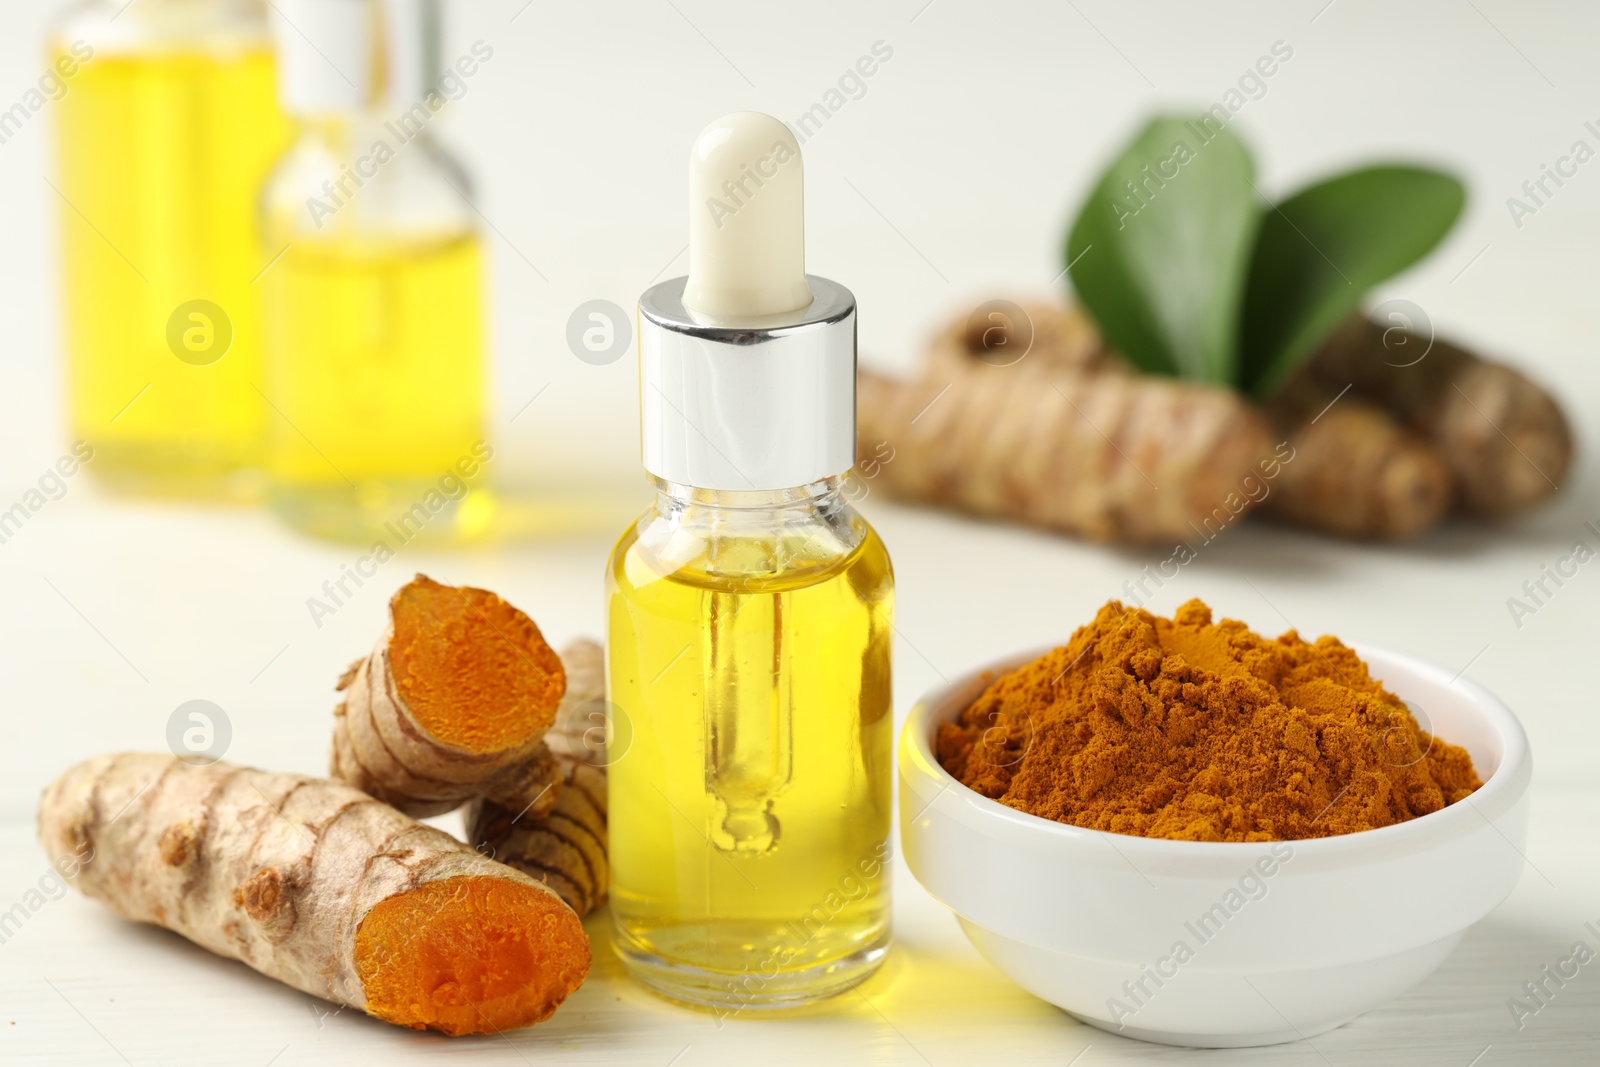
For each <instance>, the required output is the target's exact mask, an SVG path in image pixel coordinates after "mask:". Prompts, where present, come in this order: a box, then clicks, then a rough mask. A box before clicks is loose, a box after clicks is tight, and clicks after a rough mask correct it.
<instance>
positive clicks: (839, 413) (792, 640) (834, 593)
mask: <svg viewBox="0 0 1600 1067" xmlns="http://www.w3.org/2000/svg"><path fill="white" fill-rule="evenodd" d="M689 181H690V259H689V262H690V267H689V275H688V276H687V277H686V278H677V279H674V280H672V281H668V282H663V283H662V284H660V285H657V286H655V287H654V288H652V289H650V290H649V291H647V292H646V293H645V294H644V295H643V296H642V297H641V298H640V302H639V361H640V390H641V398H640V403H641V423H642V429H643V433H642V439H643V459H644V467H645V470H646V472H647V473H648V474H649V476H650V479H651V481H652V482H653V483H654V485H655V487H656V500H655V503H654V505H653V506H652V507H651V508H650V509H649V510H648V511H646V512H645V513H644V514H643V515H642V516H640V518H639V519H638V521H637V522H636V523H635V524H634V525H633V526H632V527H631V528H629V529H628V530H627V531H626V532H625V533H624V534H623V536H622V539H621V540H620V541H619V542H618V544H617V547H616V549H615V551H614V552H613V554H612V557H611V562H610V565H609V570H608V575H607V589H608V598H609V629H610V641H609V644H608V647H607V656H608V671H609V678H610V694H611V701H612V703H613V705H614V707H613V715H614V717H615V721H614V722H613V735H612V736H613V745H614V750H613V752H612V754H611V758H612V765H611V768H610V818H611V826H610V839H611V840H610V845H611V871H612V879H613V881H612V898H611V899H612V903H611V908H612V914H613V917H614V921H615V924H616V948H617V952H618V953H619V955H620V956H621V958H622V960H623V962H624V963H625V964H626V965H627V967H628V969H629V970H630V972H631V973H632V974H633V975H634V976H635V977H637V978H638V979H639V980H640V981H642V982H644V983H645V984H646V985H647V986H649V987H650V988H652V989H654V990H656V991H657V992H660V993H662V994H665V995H666V996H669V997H673V998H675V999H678V1000H681V1001H686V1002H689V1003H692V1004H697V1005H702V1006H706V1007H711V1008H716V1009H719V1010H721V1011H724V1012H732V1011H741V1010H753V1009H762V1008H782V1007H788V1006H793V1005H798V1004H803V1003H806V1002H808V1001H812V1000H815V999H818V998H820V997H824V996H828V995H831V994H833V993H837V992H840V991H842V990H844V989H847V988H849V987H850V986H851V985H854V984H855V983H856V982H859V981H860V980H861V979H862V978H864V977H865V976H866V975H867V974H869V973H870V972H871V971H872V970H873V969H874V968H876V967H877V966H878V964H879V963H881V962H882V959H883V957H884V954H885V952H886V951H887V946H888V942H889V892H888V867H889V863H888V858H889V846H888V834H889V818H890V788H889V783H890V732H891V719H892V715H891V705H890V680H889V658H890V635H891V632H892V626H891V612H892V598H893V574H892V571H891V568H890V564H889V557H888V553H887V552H886V551H885V549H884V547H883V544H882V542H881V541H880V540H879V539H878V536H877V534H876V533H875V532H874V531H873V530H872V528H871V527H870V526H869V525H868V524H867V522H866V520H865V519H863V518H862V517H861V515H860V514H858V513H857V512H856V511H855V509H854V508H853V507H852V506H851V505H850V503H849V502H848V501H847V500H846V499H845V497H844V495H843V494H842V492H841V490H842V487H843V479H844V477H845V475H846V473H847V472H848V471H849V469H850V467H851V466H852V464H853V463H854V457H855V362H856V348H855V330H856V307H855V299H854V297H852V296H851V294H850V292H849V291H848V290H847V289H845V288H844V287H843V286H841V285H838V284H837V283H834V282H831V281H828V280H827V279H825V278H819V277H814V276H810V275H807V274H806V273H805V250H804V229H805V227H804V201H803V188H804V183H803V175H802V164H801V159H800V150H799V146H798V144H796V142H795V138H794V136H793V135H792V134H791V133H790V131H789V130H788V129H787V128H786V127H785V126H784V125H783V124H782V123H780V122H779V121H778V120H776V119H773V118H771V117H770V116H767V115H762V114H757V113H754V112H740V113H736V114H732V115H728V116H725V117H724V118H721V119H719V120H717V121H716V122H713V123H712V124H711V125H710V126H708V127H707V128H706V129H705V131H704V132H703V133H701V135H700V137H699V139H698V140H697V141H696V143H695V146H694V150H693V152H692V154H691V157H690V179H689Z"/></svg>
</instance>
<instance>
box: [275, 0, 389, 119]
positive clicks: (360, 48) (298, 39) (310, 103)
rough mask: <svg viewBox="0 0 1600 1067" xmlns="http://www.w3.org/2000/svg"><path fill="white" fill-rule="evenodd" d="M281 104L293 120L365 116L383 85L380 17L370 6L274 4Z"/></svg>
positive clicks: (313, 1)
mask: <svg viewBox="0 0 1600 1067" xmlns="http://www.w3.org/2000/svg"><path fill="white" fill-rule="evenodd" d="M271 7H272V31H273V38H274V42H275V43H276V45H277V51H278V98H279V100H280V101H282V103H283V109H284V110H285V111H287V112H288V113H289V114H291V115H336V114H350V113H353V112H360V111H364V110H365V109H366V108H367V107H368V106H369V105H370V104H371V103H372V102H373V98H374V96H375V94H376V89H377V85H378V82H379V80H380V79H379V70H380V66H379V62H380V50H379V12H378V10H377V8H376V7H375V6H374V4H373V3H372V0H275V2H274V3H273V4H272V5H271Z"/></svg>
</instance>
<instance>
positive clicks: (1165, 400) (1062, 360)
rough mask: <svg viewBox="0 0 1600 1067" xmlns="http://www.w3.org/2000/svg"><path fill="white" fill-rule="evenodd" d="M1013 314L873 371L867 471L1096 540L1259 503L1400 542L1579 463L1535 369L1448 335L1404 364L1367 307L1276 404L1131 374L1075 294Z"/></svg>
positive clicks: (1167, 536)
mask: <svg viewBox="0 0 1600 1067" xmlns="http://www.w3.org/2000/svg"><path fill="white" fill-rule="evenodd" d="M1021 310H1022V312H1023V316H1022V317H1023V318H1025V319H1026V320H1027V321H1026V322H1011V321H1009V320H1006V319H998V320H996V321H994V322H989V321H986V320H981V319H980V320H978V321H977V322H970V321H969V320H966V319H963V320H961V321H959V322H956V323H952V324H951V325H950V326H948V327H947V328H946V329H944V330H943V331H941V332H940V333H939V334H938V335H937V336H936V337H935V339H934V341H933V344H932V345H931V347H930V351H929V354H928V359H927V361H926V364H925V368H924V372H923V374H922V376H921V378H920V379H918V380H917V381H915V382H909V383H907V382H898V381H894V380H892V379H888V378H884V377H882V376H880V375H876V374H873V373H871V372H866V371H864V372H862V374H861V377H860V393H859V398H858V420H859V425H860V433H859V441H860V445H859V450H860V457H859V458H860V462H859V463H858V474H859V475H860V476H861V477H862V478H864V479H868V480H869V481H870V484H872V485H875V486H882V487H884V488H885V489H886V490H887V491H888V492H890V493H891V494H893V495H898V496H901V497H904V498H907V499H912V500H921V501H925V502H928V503H934V504H941V505H946V506H951V507H956V508H961V509H964V510H967V511H971V512H975V513H978V514H985V515H992V516H996V517H1002V518H1010V519H1015V520H1018V521H1021V522H1026V523H1031V524H1033V525H1037V526H1045V527H1049V528H1052V529H1058V530H1063V531H1066V532H1068V533H1073V534H1077V535H1079V536H1083V537H1088V538H1091V539H1094V540H1105V541H1125V542H1163V541H1170V540H1173V539H1177V540H1182V541H1187V540H1189V539H1190V538H1191V537H1192V536H1195V535H1198V536H1200V537H1201V538H1202V539H1204V540H1209V539H1210V538H1211V537H1212V536H1215V534H1216V533H1217V532H1220V530H1219V527H1220V526H1225V525H1227V524H1228V523H1229V522H1230V521H1231V519H1232V518H1233V517H1237V515H1239V514H1242V512H1243V511H1245V510H1248V509H1249V508H1250V507H1251V506H1252V505H1254V504H1256V503H1262V504H1263V510H1264V511H1265V512H1266V513H1267V514H1269V515H1271V516H1272V517H1274V518H1277V519H1279V520H1282V521H1286V522H1290V523H1293V524H1295V525H1299V526H1304V527H1307V528H1310V529H1314V530H1318V531H1321V532H1323V533H1329V534H1335V535H1338V536H1343V537H1359V538H1379V539H1391V540H1395V539H1403V538H1407V537H1412V536H1415V535H1416V534H1418V533H1420V532H1422V531H1423V530H1425V529H1427V528H1428V527H1430V526H1432V525H1433V524H1434V523H1435V522H1437V521H1438V520H1439V519H1440V518H1442V517H1443V516H1444V514H1445V513H1446V512H1447V511H1448V510H1449V508H1450V506H1451V504H1452V502H1454V501H1459V502H1460V505H1461V507H1462V508H1463V510H1465V511H1468V512H1470V513H1474V514H1504V513H1507V512H1510V511H1514V510H1516V509H1518V508H1522V507H1526V506H1528V505H1529V504H1532V503H1534V502H1537V501H1538V500H1540V499H1542V498H1544V497H1545V496H1548V495H1549V494H1550V493H1551V492H1553V491H1554V489H1555V486H1556V485H1557V484H1558V483H1559V481H1560V479H1561V477H1562V476H1563V475H1564V474H1565V472H1566V468H1567V465H1568V463H1569V461H1570V458H1571V435H1570V432H1569V431H1568V429H1567V425H1566V421H1565V419H1564V418H1563V417H1562V415H1561V412H1560V410H1559V408H1557V407H1556V405H1555V402H1554V401H1553V400H1552V399H1551V398H1550V397H1549V396H1548V395H1547V394H1545V393H1544V392H1543V391H1542V390H1540V389H1539V388H1538V386H1536V385H1534V384H1533V383H1532V382H1530V381H1529V380H1528V379H1527V378H1525V377H1523V376H1522V375H1520V374H1518V373H1517V372H1516V371H1514V370H1511V369H1510V368H1508V367H1504V366H1501V365H1499V364H1494V363H1488V362H1486V361H1484V360H1481V359H1478V358H1477V357H1475V356H1473V355H1471V354H1470V353H1467V352H1465V351H1463V350H1461V349H1459V348H1455V347H1454V346H1450V345H1446V344H1444V343H1443V342H1434V345H1433V352H1432V353H1431V354H1430V355H1429V356H1428V357H1427V359H1426V360H1423V361H1419V362H1417V363H1416V364H1414V365H1413V366H1411V367H1407V368H1396V367H1395V366H1394V364H1395V363H1396V362H1397V360H1396V359H1395V357H1394V356H1393V355H1392V354H1391V353H1389V351H1388V350H1387V349H1385V347H1384V345H1385V339H1386V335H1385V331H1384V329H1383V327H1381V326H1378V325H1376V324H1373V323H1368V322H1367V321H1366V320H1365V319H1362V318H1359V317H1358V318H1357V319H1355V320H1353V321H1352V323H1351V324H1350V325H1348V326H1346V327H1344V328H1342V329H1341V330H1340V331H1339V332H1338V333H1337V334H1336V335H1335V336H1334V337H1333V338H1332V339H1330V341H1329V342H1328V343H1327V345H1326V346H1325V347H1324V348H1323V350H1322V351H1321V352H1319V353H1318V355H1317V356H1316V357H1315V358H1314V359H1313V361H1312V363H1311V364H1310V365H1309V366H1308V367H1307V368H1304V369H1303V370H1302V372H1301V373H1300V374H1298V375H1297V376H1296V377H1295V378H1294V379H1293V380H1292V381H1291V383H1290V384H1289V386H1287V387H1286V388H1285V389H1284V390H1283V391H1282V392H1280V394H1279V395H1278V396H1276V397H1274V398H1273V399H1272V401H1271V402H1270V403H1269V404H1268V405H1267V408H1266V411H1265V417H1264V414H1263V412H1262V411H1261V410H1260V409H1258V408H1257V407H1256V406H1255V405H1253V404H1251V403H1249V402H1248V401H1247V400H1245V399H1244V398H1243V397H1242V396H1240V395H1239V394H1237V393H1235V392H1234V391H1232V390H1229V389H1225V388H1220V387H1216V386H1210V385H1203V384H1199V383H1194V382H1187V381H1182V380H1179V379H1172V378H1164V377H1157V376H1153V375H1145V374H1140V373H1137V372H1136V371H1134V370H1133V369H1132V368H1131V367H1130V366H1129V365H1128V364H1126V363H1125V362H1124V361H1123V360H1122V358H1121V357H1120V356H1119V355H1118V354H1117V353H1115V352H1112V351H1110V350H1109V349H1107V348H1106V347H1105V346H1104V344H1103V343H1102V341H1101V339H1100V337H1099V334H1098V332H1097V331H1096V329H1095V327H1094V325H1093V323H1092V322H1091V321H1090V320H1089V319H1088V318H1087V317H1086V316H1085V315H1084V314H1083V313H1082V312H1080V311H1078V310H1077V309H1074V308H1066V307H1062V306H1059V305H1055V304H1049V303H1043V302H1041V303H1036V304H1030V305H1027V306H1025V307H1023V308H1022V309H1021ZM1390 340H1391V341H1392V338H1390ZM1008 346H1009V347H1008ZM1391 347H1392V346H1391ZM1417 347H1418V348H1420V347H1421V345H1420V344H1419V345H1418V346H1417ZM1408 358H1409V357H1408ZM1430 361H1431V362H1430ZM1347 394H1348V395H1347ZM1269 417H1270V422H1269ZM1274 442H1279V443H1277V444H1276V445H1275V444H1274ZM888 456H892V457H893V458H892V459H888V460H886V457H888Z"/></svg>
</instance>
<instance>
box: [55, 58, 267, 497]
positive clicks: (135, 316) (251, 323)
mask: <svg viewBox="0 0 1600 1067" xmlns="http://www.w3.org/2000/svg"><path fill="white" fill-rule="evenodd" d="M69 54H70V51H69V49H68V48H67V47H66V46H62V47H60V48H58V49H57V51H56V56H57V57H62V56H67V55H69ZM53 111H54V112H55V115H56V121H57V123H58V127H57V151H58V175H57V187H58V189H59V191H60V194H61V195H60V198H59V199H60V200H61V201H63V202H62V203H61V204H60V212H61V218H62V225H63V231H64V246H63V261H64V268H65V311H66V321H65V324H64V326H65V341H66V352H67V368H68V395H69V411H70V418H71V423H72V426H73V433H74V434H75V435H76V436H78V437H81V438H83V439H85V440H88V441H90V442H92V443H93V445H94V448H95V462H94V464H93V466H92V469H93V470H94V471H95V473H96V474H97V475H99V476H101V477H103V478H106V479H108V480H109V481H111V482H112V483H113V484H116V485H119V486H122V487H125V488H128V489H134V490H139V491H154V492H176V493H202V494H209V493H215V492H222V491H238V490H239V489H240V488H241V486H240V484H239V479H238V478H237V477H235V476H234V475H235V472H238V471H240V470H241V469H242V468H248V467H251V466H253V465H256V464H258V463H259V461H260V458H261V447H262V430H263V425H264V422H263V418H262V411H263V405H262V403H261V396H260V394H259V393H258V392H257V391H256V388H255V383H258V382H259V381H260V375H261V365H260V360H261V356H260V312H259V293H258V292H257V288H256V287H255V286H253V285H252V282H253V281H254V279H255V278H256V276H257V275H258V274H259V273H260V271H261V268H262V267H263V266H264V265H265V261H264V260H263V259H262V257H261V253H260V248H259V239H258V236H257V233H256V223H255V218H256V215H255V203H256V195H257V193H258V191H259V190H260V187H261V183H262V181H263V179H264V178H265V176H266V174H267V172H268V170H269V169H270V167H271V165H272V163H273V161H274V160H275V159H276V158H277V157H278V155H279V154H280V153H281V152H282V150H283V148H284V145H285V144H286V142H287V140H288V133H289V129H288V124H287V121H286V120H285V118H284V117H283V116H282V114H281V113H280V112H279V109H278V105H277V100H276V89H275V86H274V72H273V59H272V56H271V53H270V52H269V51H267V50H266V49H265V47H260V48H242V47H241V48H235V49H232V50H227V49H219V50H218V51H216V52H211V51H175V52H171V51H161V52H155V53H153V54H149V55H142V54H141V55H121V54H115V53H113V52H110V51H109V50H104V49H103V50H101V51H99V52H97V53H96V54H95V55H94V56H93V58H92V59H91V60H89V61H88V62H85V63H82V64H81V67H80V69H79V70H78V72H77V74H76V75H75V76H74V77H73V78H72V79H71V80H70V81H69V83H68V91H67V94H66V96H65V97H63V98H62V99H61V100H60V101H59V102H57V103H56V104H54V105H53ZM201 301H204V302H205V304H200V303H198V302H201ZM196 314H198V315H199V316H200V317H199V318H194V317H193V316H194V315H196ZM175 323H176V326H175V325H174V324H175ZM184 339H187V340H186V341H185V340H184ZM173 341H176V342H177V343H176V345H175V344H174V343H173Z"/></svg>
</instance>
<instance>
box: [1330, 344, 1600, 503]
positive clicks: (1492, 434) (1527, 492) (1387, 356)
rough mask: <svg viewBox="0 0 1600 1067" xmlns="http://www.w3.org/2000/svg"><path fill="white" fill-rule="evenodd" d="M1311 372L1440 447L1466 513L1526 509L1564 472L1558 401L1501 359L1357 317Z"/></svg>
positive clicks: (1563, 427) (1566, 461)
mask: <svg viewBox="0 0 1600 1067" xmlns="http://www.w3.org/2000/svg"><path fill="white" fill-rule="evenodd" d="M1307 370H1308V372H1309V374H1310V375H1311V376H1313V377H1314V378H1315V379H1316V380H1317V381H1319V382H1320V383H1321V384H1322V386H1323V388H1324V389H1328V390H1333V391H1338V390H1341V389H1344V388H1346V387H1347V386H1349V387H1351V390H1352V392H1354V393H1355V394H1357V395H1358V396H1360V397H1364V398H1365V399H1366V400H1368V401H1370V402H1371V403H1374V404H1377V405H1378V406H1379V407H1382V408H1384V409H1385V410H1387V411H1389V412H1391V413H1393V414H1394V416H1395V417H1396V418H1398V419H1399V420H1400V421H1401V422H1403V423H1405V424H1406V425H1408V426H1409V427H1411V428H1412V429H1413V430H1415V431H1416V433H1417V434H1418V435H1420V436H1421V437H1422V438H1424V439H1426V440H1427V441H1429V442H1430V443H1431V444H1432V445H1433V447H1435V448H1436V449H1438V450H1439V454H1440V456H1441V457H1442V459H1443V461H1444V463H1445V465H1446V466H1447V467H1448V468H1449V470H1450V474H1451V477H1452V478H1453V479H1454V481H1455V489H1456V493H1455V496H1456V500H1457V502H1458V504H1459V506H1460V508H1461V510H1462V511H1463V512H1465V513H1467V514H1470V515H1480V516H1497V515H1510V514H1513V513H1515V512H1518V511H1522V510H1524V509H1526V508H1528V507H1530V506H1532V505H1534V504H1537V503H1539V502H1540V501H1542V500H1544V499H1545V498H1547V497H1549V496H1550V495H1552V494H1553V493H1555V492H1556V490H1557V488H1558V487H1559V486H1560V485H1561V484H1562V483H1563V482H1564V480H1565V478H1566V474H1567V468H1568V467H1569V466H1570V464H1571V462H1572V430H1571V428H1570V427H1569V426H1568V424H1567V419H1566V416H1565V415H1563V414H1562V412H1561V407H1560V405H1558V404H1557V403H1556V401H1555V398H1554V397H1552V396H1551V395H1550V394H1549V393H1547V392H1545V390H1544V389H1542V388H1540V387H1539V386H1538V385H1537V384H1536V383H1534V382H1533V381H1532V380H1531V379H1529V378H1528V377H1527V376H1525V375H1523V374H1522V373H1520V372H1518V371H1517V370H1515V369H1513V368H1511V367H1508V366H1506V365H1505V364H1503V363H1494V362H1491V361H1489V360H1486V359H1481V358H1480V357H1478V356H1475V355H1473V354H1472V353H1471V352H1468V351H1466V350H1465V349H1463V348H1460V347H1458V346H1456V345H1453V344H1450V343H1448V342H1446V341H1441V340H1432V341H1431V342H1430V340H1429V339H1428V338H1424V337H1419V336H1416V335H1413V334H1410V333H1408V332H1406V331H1404V330H1402V329H1399V328H1398V327H1394V326H1389V325H1385V324H1383V323H1379V322H1371V321H1368V320H1367V319H1366V318H1365V317H1363V316H1359V315H1358V316H1355V317H1354V318H1352V319H1350V320H1349V321H1348V322H1346V323H1345V324H1344V325H1343V326H1341V327H1340V328H1339V329H1338V330H1337V331H1336V332H1335V333H1334V334H1333V336H1332V337H1330V338H1329V339H1328V341H1327V342H1326V343H1325V344H1324V345H1323V346H1322V348H1321V349H1320V350H1319V351H1318V353H1317V354H1316V355H1315V356H1314V357H1312V360H1311V362H1310V364H1309V365H1308V367H1307Z"/></svg>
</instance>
